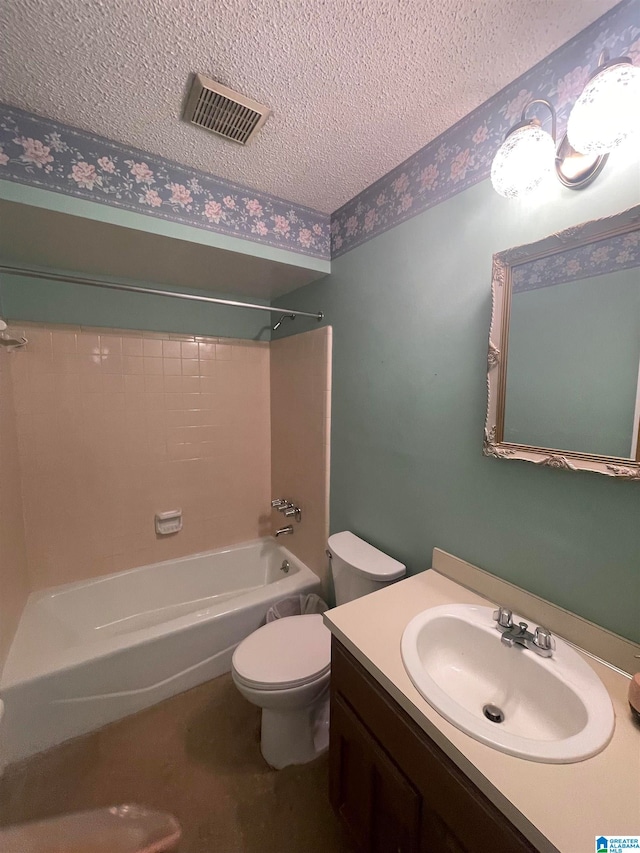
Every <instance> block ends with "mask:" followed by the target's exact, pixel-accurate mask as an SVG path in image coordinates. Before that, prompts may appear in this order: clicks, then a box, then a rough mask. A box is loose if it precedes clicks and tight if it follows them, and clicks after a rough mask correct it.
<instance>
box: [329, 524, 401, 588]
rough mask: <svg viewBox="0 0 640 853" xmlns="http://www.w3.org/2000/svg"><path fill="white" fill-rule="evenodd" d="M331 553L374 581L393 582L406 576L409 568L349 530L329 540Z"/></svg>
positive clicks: (332, 536)
mask: <svg viewBox="0 0 640 853" xmlns="http://www.w3.org/2000/svg"><path fill="white" fill-rule="evenodd" d="M328 545H329V550H330V551H331V553H332V554H333V555H334V556H336V557H340V559H341V560H344V562H345V563H348V564H349V565H350V566H352V567H353V568H354V569H355V570H356V571H357V572H360V574H362V575H364V576H365V577H367V578H371V579H372V580H379V581H393V580H397V579H398V578H401V577H403V576H404V574H405V573H406V571H407V567H406V566H405V565H403V564H402V563H399V562H398V560H394V559H393V557H390V556H389V555H388V554H384V553H383V552H382V551H379V550H378V549H377V548H374V547H373V545H370V544H369V543H368V542H365V541H364V539H360V538H359V537H358V536H356V535H355V534H354V533H351V531H349V530H343V531H342V533H333V534H332V535H331V536H330V537H329V540H328Z"/></svg>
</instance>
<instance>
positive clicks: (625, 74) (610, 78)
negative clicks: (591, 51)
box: [567, 51, 640, 154]
mask: <svg viewBox="0 0 640 853" xmlns="http://www.w3.org/2000/svg"><path fill="white" fill-rule="evenodd" d="M638 130H640V68H636V67H635V66H633V65H632V64H631V60H630V59H629V57H628V56H619V57H617V58H616V59H609V56H608V54H607V52H606V51H603V52H602V53H601V54H600V58H599V59H598V67H597V68H596V70H595V71H594V72H593V74H592V75H591V77H590V78H589V82H588V83H587V85H586V86H585V87H584V90H583V92H582V94H581V95H580V97H579V98H578V100H577V101H576V103H575V104H574V107H573V109H572V110H571V113H570V115H569V122H568V124H567V136H568V137H569V142H570V143H571V145H572V146H573V147H574V148H575V149H576V150H577V151H581V152H582V153H583V154H606V153H607V152H609V151H613V149H614V148H617V147H618V145H620V144H621V143H622V142H624V140H625V139H626V138H627V137H628V136H630V135H631V134H632V133H637V132H638Z"/></svg>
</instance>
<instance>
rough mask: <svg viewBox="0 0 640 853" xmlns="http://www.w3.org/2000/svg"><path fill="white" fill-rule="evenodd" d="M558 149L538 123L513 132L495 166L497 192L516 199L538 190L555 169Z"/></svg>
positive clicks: (495, 160) (493, 173) (501, 148)
mask: <svg viewBox="0 0 640 853" xmlns="http://www.w3.org/2000/svg"><path fill="white" fill-rule="evenodd" d="M555 156H556V146H555V142H554V141H553V138H552V136H551V134H549V133H547V131H546V130H543V129H542V128H541V127H540V126H539V125H538V124H533V123H531V124H526V125H524V127H519V128H518V129H517V130H514V131H513V132H512V133H510V134H509V135H508V136H507V138H506V139H505V141H504V142H503V143H502V145H501V146H500V148H499V149H498V153H497V154H496V156H495V157H494V158H493V163H492V165H491V183H492V184H493V188H494V189H495V191H496V192H498V193H500V195H503V196H505V197H506V198H515V197H516V196H519V195H523V194H524V193H527V192H530V191H531V190H533V189H535V188H536V187H537V186H538V185H539V184H540V183H541V182H542V181H543V180H544V178H545V177H546V176H547V175H549V174H550V173H551V171H552V170H553V166H554V162H555Z"/></svg>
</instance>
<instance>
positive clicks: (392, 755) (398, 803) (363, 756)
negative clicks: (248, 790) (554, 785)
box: [329, 638, 535, 853]
mask: <svg viewBox="0 0 640 853" xmlns="http://www.w3.org/2000/svg"><path fill="white" fill-rule="evenodd" d="M329 764H330V798H331V804H332V806H333V808H334V809H335V811H336V812H337V813H338V815H339V816H340V818H341V819H342V821H343V822H344V823H345V824H346V826H347V828H348V829H349V831H350V834H351V837H352V840H353V842H354V844H355V845H356V848H357V849H358V850H359V851H362V853H442V851H446V853H485V852H486V853H520V851H527V852H528V853H535V847H533V846H532V845H531V844H530V843H529V842H528V841H527V840H526V839H525V838H524V836H523V835H521V833H520V832H519V831H518V830H517V829H516V828H515V827H514V826H513V825H512V824H511V823H510V822H509V821H508V820H507V819H506V818H505V817H504V815H503V814H502V813H501V812H500V811H499V810H498V809H497V808H496V807H495V806H494V805H493V803H491V801H490V800H489V799H488V798H487V797H486V796H485V795H484V794H483V793H482V792H481V791H480V790H479V789H478V788H477V787H476V786H475V785H474V784H473V783H472V782H470V781H469V779H467V777H466V776H465V775H464V773H462V771H461V770H460V769H459V768H458V767H457V766H456V765H455V764H454V763H453V762H452V761H451V759H450V758H449V757H448V756H446V755H445V754H444V752H443V751H442V750H441V749H440V748H439V747H438V746H437V745H436V744H435V743H434V742H433V741H432V740H431V738H429V737H428V735H426V734H425V733H424V732H423V731H422V729H421V728H420V727H419V726H418V725H417V724H416V723H415V722H414V721H413V720H412V719H411V718H410V717H409V715H408V714H407V713H406V712H405V711H404V710H403V709H402V708H401V707H400V706H399V705H398V703H397V702H396V701H395V700H394V699H392V698H391V696H390V695H389V694H388V693H387V692H386V691H385V690H384V689H383V688H382V687H381V686H380V684H378V682H377V681H376V680H375V679H374V678H372V676H370V675H369V673H368V672H367V671H366V670H365V669H364V668H363V667H362V666H361V665H360V664H359V663H358V662H357V661H356V659H355V658H354V657H353V656H352V655H351V654H350V653H349V652H348V651H347V650H346V649H345V648H344V646H342V645H341V644H340V643H339V642H338V641H337V640H336V639H335V638H334V639H333V642H332V654H331V745H330V750H329Z"/></svg>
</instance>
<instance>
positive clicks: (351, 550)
mask: <svg viewBox="0 0 640 853" xmlns="http://www.w3.org/2000/svg"><path fill="white" fill-rule="evenodd" d="M328 545H329V554H330V555H331V571H332V575H333V580H334V586H335V593H336V602H337V604H344V603H345V602H346V601H351V600H352V599H354V598H359V597H361V596H362V595H367V594H368V593H370V592H375V591H376V590H377V589H381V588H382V587H385V586H388V585H389V584H390V583H393V582H394V581H396V580H399V579H400V578H401V577H404V574H405V571H406V569H405V566H404V565H403V564H402V563H399V562H398V561H397V560H394V559H393V558H392V557H389V556H388V555H387V554H383V553H382V551H379V550H378V549H377V548H374V547H373V546H372V545H370V544H369V543H368V542H365V541H364V540H362V539H359V538H358V537H357V536H355V535H354V534H353V533H350V532H349V531H344V532H342V533H335V534H333V535H332V536H330V537H329V541H328ZM330 670H331V634H330V632H329V630H328V629H327V628H325V626H324V624H323V620H322V616H320V615H318V614H313V615H308V616H286V617H285V618H284V619H277V620H276V621H275V622H269V623H268V624H267V625H263V626H262V628H258V630H257V631H254V632H253V634H250V635H249V636H248V637H247V638H246V639H244V640H243V641H242V642H241V643H240V645H239V646H238V647H237V648H236V650H235V652H234V654H233V658H232V661H231V674H232V677H233V681H234V683H235V685H236V687H237V688H238V690H239V691H240V693H242V695H243V696H244V697H245V699H247V700H248V701H249V702H251V703H252V704H254V705H257V706H258V707H259V708H262V730H261V736H260V737H261V741H260V748H261V750H262V755H263V757H264V758H265V760H266V761H267V763H268V764H270V765H271V766H272V767H275V768H277V769H280V768H282V767H287V766H288V765H289V764H305V763H306V762H307V761H311V760H313V759H314V758H316V757H317V756H318V755H320V754H321V753H323V752H324V751H325V750H326V749H327V748H328V746H329V679H330Z"/></svg>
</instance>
